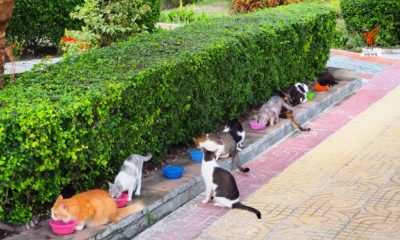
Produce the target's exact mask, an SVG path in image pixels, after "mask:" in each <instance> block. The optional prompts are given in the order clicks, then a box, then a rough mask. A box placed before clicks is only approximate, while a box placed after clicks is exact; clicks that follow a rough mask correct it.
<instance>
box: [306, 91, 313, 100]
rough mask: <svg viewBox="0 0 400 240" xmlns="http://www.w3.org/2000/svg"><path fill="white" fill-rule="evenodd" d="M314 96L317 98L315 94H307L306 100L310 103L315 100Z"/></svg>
mask: <svg viewBox="0 0 400 240" xmlns="http://www.w3.org/2000/svg"><path fill="white" fill-rule="evenodd" d="M314 96H315V93H313V92H307V94H306V98H307V100H308V101H311V100H313V99H314Z"/></svg>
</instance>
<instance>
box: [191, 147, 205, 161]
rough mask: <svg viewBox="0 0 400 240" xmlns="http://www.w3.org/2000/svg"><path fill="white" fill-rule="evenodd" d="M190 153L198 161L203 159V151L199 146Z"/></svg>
mask: <svg viewBox="0 0 400 240" xmlns="http://www.w3.org/2000/svg"><path fill="white" fill-rule="evenodd" d="M189 155H190V157H191V158H192V160H193V161H194V162H197V163H198V162H201V160H202V159H203V153H202V152H201V150H200V149H199V148H196V149H192V150H190V152H189Z"/></svg>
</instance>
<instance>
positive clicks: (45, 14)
mask: <svg viewBox="0 0 400 240" xmlns="http://www.w3.org/2000/svg"><path fill="white" fill-rule="evenodd" d="M82 2H83V0H63V1H58V0H41V1H37V0H18V1H15V7H14V11H13V16H12V18H11V22H10V24H9V26H8V28H7V38H8V39H9V42H18V43H19V44H21V46H22V47H24V48H26V47H33V48H37V47H40V46H48V45H57V44H58V41H59V40H60V37H61V36H62V35H63V34H64V29H65V28H68V29H79V27H80V26H81V24H82V23H81V22H80V21H77V20H72V19H71V18H70V17H69V15H68V14H69V13H70V12H71V11H72V10H73V9H74V8H75V7H76V6H77V5H79V4H81V3H82Z"/></svg>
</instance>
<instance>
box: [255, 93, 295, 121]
mask: <svg viewBox="0 0 400 240" xmlns="http://www.w3.org/2000/svg"><path fill="white" fill-rule="evenodd" d="M282 107H285V108H286V109H287V110H291V111H292V110H293V109H292V107H291V106H289V104H287V103H286V102H285V100H284V99H283V98H282V97H280V96H273V97H272V98H270V99H269V100H268V102H266V103H264V104H263V105H262V106H261V108H260V111H259V112H258V116H257V121H258V123H260V124H267V123H268V122H269V126H271V127H272V126H274V124H275V123H278V119H279V114H280V113H281V110H282Z"/></svg>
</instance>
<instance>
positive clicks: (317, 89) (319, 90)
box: [314, 83, 329, 92]
mask: <svg viewBox="0 0 400 240" xmlns="http://www.w3.org/2000/svg"><path fill="white" fill-rule="evenodd" d="M314 89H315V91H318V92H325V91H328V90H329V87H328V86H321V85H319V83H316V84H315V85H314Z"/></svg>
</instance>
